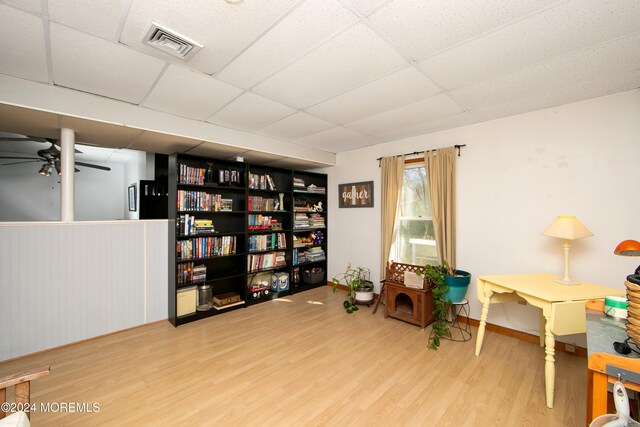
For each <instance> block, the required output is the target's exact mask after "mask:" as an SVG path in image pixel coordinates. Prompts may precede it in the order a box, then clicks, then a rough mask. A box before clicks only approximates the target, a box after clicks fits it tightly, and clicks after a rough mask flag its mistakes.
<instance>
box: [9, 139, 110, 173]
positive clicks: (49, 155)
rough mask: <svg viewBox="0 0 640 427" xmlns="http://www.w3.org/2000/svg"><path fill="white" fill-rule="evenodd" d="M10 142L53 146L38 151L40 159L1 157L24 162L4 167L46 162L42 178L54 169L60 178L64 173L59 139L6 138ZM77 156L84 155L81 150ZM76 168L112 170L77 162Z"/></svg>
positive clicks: (41, 169) (42, 168)
mask: <svg viewBox="0 0 640 427" xmlns="http://www.w3.org/2000/svg"><path fill="white" fill-rule="evenodd" d="M5 139H6V140H8V141H35V142H48V143H50V144H51V146H50V147H49V148H46V149H43V150H38V151H37V153H36V154H37V155H38V157H22V156H11V157H9V156H0V159H11V160H24V161H22V162H13V163H3V164H2V165H3V166H6V165H14V164H20V163H30V162H44V164H43V165H42V167H41V168H40V170H39V171H38V173H39V174H40V175H42V176H51V171H52V170H53V169H55V170H56V172H57V173H58V176H60V175H61V173H62V168H61V163H60V149H58V147H57V146H56V144H58V140H57V139H52V138H41V137H36V136H24V137H22V138H5ZM74 152H75V153H77V154H82V151H80V150H74ZM75 165H76V166H84V167H88V168H92V169H98V170H103V171H110V170H111V168H109V167H106V166H100V165H95V164H92V163H85V162H79V161H75ZM75 171H76V172H80V170H79V169H78V168H75Z"/></svg>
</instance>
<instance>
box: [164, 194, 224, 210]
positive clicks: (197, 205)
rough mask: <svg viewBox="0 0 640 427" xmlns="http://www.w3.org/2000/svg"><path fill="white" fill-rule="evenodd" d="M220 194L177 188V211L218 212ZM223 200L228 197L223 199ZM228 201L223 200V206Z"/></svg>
mask: <svg viewBox="0 0 640 427" xmlns="http://www.w3.org/2000/svg"><path fill="white" fill-rule="evenodd" d="M222 200H223V199H222V195H221V194H210V193H207V192H204V191H189V190H178V197H177V199H176V205H177V206H176V208H177V210H178V211H197V212H218V211H220V210H221V207H222V206H223V204H222ZM224 200H225V201H227V200H229V199H224ZM226 205H228V202H225V206H226Z"/></svg>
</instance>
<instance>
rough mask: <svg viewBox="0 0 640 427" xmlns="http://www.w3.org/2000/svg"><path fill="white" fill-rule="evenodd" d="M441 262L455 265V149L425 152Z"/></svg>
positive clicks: (437, 247) (437, 249)
mask: <svg viewBox="0 0 640 427" xmlns="http://www.w3.org/2000/svg"><path fill="white" fill-rule="evenodd" d="M424 162H425V167H426V168H427V180H428V183H429V194H430V197H431V209H432V211H433V228H434V231H435V235H436V236H435V237H436V251H437V253H438V261H439V262H440V263H441V264H442V261H443V260H446V261H447V263H448V264H449V265H450V266H451V267H452V268H455V267H456V148H455V147H449V148H441V149H438V150H433V151H425V152H424Z"/></svg>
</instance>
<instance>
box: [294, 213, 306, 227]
mask: <svg viewBox="0 0 640 427" xmlns="http://www.w3.org/2000/svg"><path fill="white" fill-rule="evenodd" d="M293 228H309V216H308V215H307V214H306V213H304V212H296V214H295V216H294V217H293Z"/></svg>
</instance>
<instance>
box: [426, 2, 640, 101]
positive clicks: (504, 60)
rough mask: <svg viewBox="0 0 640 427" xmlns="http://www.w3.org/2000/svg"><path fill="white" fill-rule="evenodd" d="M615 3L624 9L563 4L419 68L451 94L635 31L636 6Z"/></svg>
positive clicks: (639, 16) (639, 12)
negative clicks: (453, 90)
mask: <svg viewBox="0 0 640 427" xmlns="http://www.w3.org/2000/svg"><path fill="white" fill-rule="evenodd" d="M618 3H619V4H622V3H626V7H620V8H613V9H612V8H611V5H610V4H608V3H605V2H586V1H583V0H574V1H571V2H566V3H563V4H560V5H558V6H556V7H554V8H549V9H547V10H545V11H542V12H540V13H538V14H534V15H532V16H530V17H528V18H525V19H522V20H520V21H518V22H516V23H514V24H512V25H509V26H506V27H503V28H501V29H499V30H497V31H494V32H491V33H488V34H485V35H484V36H481V37H478V38H476V39H473V40H471V41H469V42H468V43H464V44H462V45H459V46H457V47H455V48H453V49H451V50H448V51H446V52H443V53H441V54H438V55H435V56H433V57H431V58H428V59H427V60H425V61H423V62H422V63H421V64H420V68H421V69H422V70H424V72H425V73H427V74H428V75H429V76H430V77H432V78H433V80H434V81H436V82H437V83H438V84H440V85H442V86H443V87H444V88H445V89H449V90H451V89H456V88H459V87H463V86H468V85H470V84H473V83H477V82H480V81H483V80H487V79H490V78H493V77H496V76H499V75H501V74H506V73H508V72H511V71H513V70H516V69H518V68H521V67H524V66H528V65H531V64H534V63H537V62H540V61H544V60H548V59H550V58H553V57H556V56H559V55H561V54H564V53H567V52H570V51H573V50H576V49H581V48H584V47H587V46H589V45H592V44H596V43H600V42H602V41H605V40H608V39H611V38H615V37H618V36H621V35H624V34H627V33H630V32H635V31H640V3H639V2H638V1H637V0H620V1H619V2H618ZM470 70H472V72H470Z"/></svg>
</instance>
